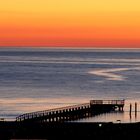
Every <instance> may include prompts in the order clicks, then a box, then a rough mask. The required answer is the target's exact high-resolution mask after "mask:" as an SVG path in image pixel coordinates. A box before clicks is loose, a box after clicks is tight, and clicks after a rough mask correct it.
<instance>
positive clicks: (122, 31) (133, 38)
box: [0, 0, 140, 48]
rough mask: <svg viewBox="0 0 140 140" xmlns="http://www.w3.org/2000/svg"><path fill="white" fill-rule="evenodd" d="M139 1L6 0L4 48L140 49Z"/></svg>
mask: <svg viewBox="0 0 140 140" xmlns="http://www.w3.org/2000/svg"><path fill="white" fill-rule="evenodd" d="M139 6H140V1H139V0H133V1H132V0H123V1H122V0H118V1H112V0H96V1H93V0H59V1H58V0H40V1H39V0H28V1H27V0H20V1H19V0H5V1H1V4H0V46H1V47H6V46H7V47H96V48H98V47H101V48H103V47H112V48H113V47H115V48H116V47H119V48H121V47H122V48H124V47H127V48H139V47H140V8H139Z"/></svg>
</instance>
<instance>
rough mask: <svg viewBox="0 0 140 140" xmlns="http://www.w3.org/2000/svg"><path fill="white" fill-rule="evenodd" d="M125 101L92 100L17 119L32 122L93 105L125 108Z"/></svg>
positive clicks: (25, 115) (24, 115)
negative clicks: (35, 119)
mask: <svg viewBox="0 0 140 140" xmlns="http://www.w3.org/2000/svg"><path fill="white" fill-rule="evenodd" d="M124 102H125V100H90V103H83V104H78V105H72V106H66V107H60V108H55V109H48V110H43V111H36V112H31V113H25V114H23V115H20V116H18V117H16V121H18V122H20V121H24V120H31V119H34V118H39V117H50V116H52V115H56V114H63V113H65V112H74V111H77V110H83V109H85V110H86V109H88V108H91V107H92V106H93V105H111V106H112V105H113V106H120V107H123V106H124Z"/></svg>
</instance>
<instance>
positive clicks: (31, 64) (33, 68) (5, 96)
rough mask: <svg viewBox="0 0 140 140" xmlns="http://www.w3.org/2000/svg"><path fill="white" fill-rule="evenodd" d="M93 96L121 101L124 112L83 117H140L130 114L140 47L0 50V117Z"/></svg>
mask: <svg viewBox="0 0 140 140" xmlns="http://www.w3.org/2000/svg"><path fill="white" fill-rule="evenodd" d="M91 99H125V100H126V106H125V112H124V113H112V114H104V115H101V116H97V117H94V118H89V119H86V120H81V121H116V120H118V119H119V120H122V121H124V122H126V121H140V116H139V113H138V116H137V118H135V117H134V115H132V119H131V120H130V118H129V113H128V111H129V103H130V102H131V103H133V104H134V102H135V101H136V102H137V103H138V104H139V105H140V51H139V50H127V51H126V50H88V49H85V50H80V49H79V50H72V49H69V50H65V49H55V50H53V49H16V48H15V49H8V48H7V49H4V48H1V49H0V118H6V119H14V118H15V117H16V116H18V115H20V114H23V113H26V112H32V111H39V110H44V109H49V108H54V107H60V106H66V105H73V104H78V103H86V102H89V100H91ZM138 110H139V111H140V109H139V108H138Z"/></svg>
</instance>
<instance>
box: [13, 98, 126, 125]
mask: <svg viewBox="0 0 140 140" xmlns="http://www.w3.org/2000/svg"><path fill="white" fill-rule="evenodd" d="M123 107H124V100H90V102H89V103H85V104H78V105H73V106H67V107H61V108H56V109H49V110H43V111H37V112H31V113H26V114H23V115H20V116H18V117H17V118H16V122H42V123H43V122H49V123H50V122H67V121H74V120H78V119H81V118H86V117H91V116H94V115H97V114H101V113H105V112H110V111H115V110H117V111H123Z"/></svg>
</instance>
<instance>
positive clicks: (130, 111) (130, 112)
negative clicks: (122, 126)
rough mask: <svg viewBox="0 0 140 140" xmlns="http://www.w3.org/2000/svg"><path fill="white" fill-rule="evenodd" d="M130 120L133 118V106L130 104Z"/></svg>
mask: <svg viewBox="0 0 140 140" xmlns="http://www.w3.org/2000/svg"><path fill="white" fill-rule="evenodd" d="M129 116H130V119H131V118H132V104H131V103H130V111H129Z"/></svg>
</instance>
